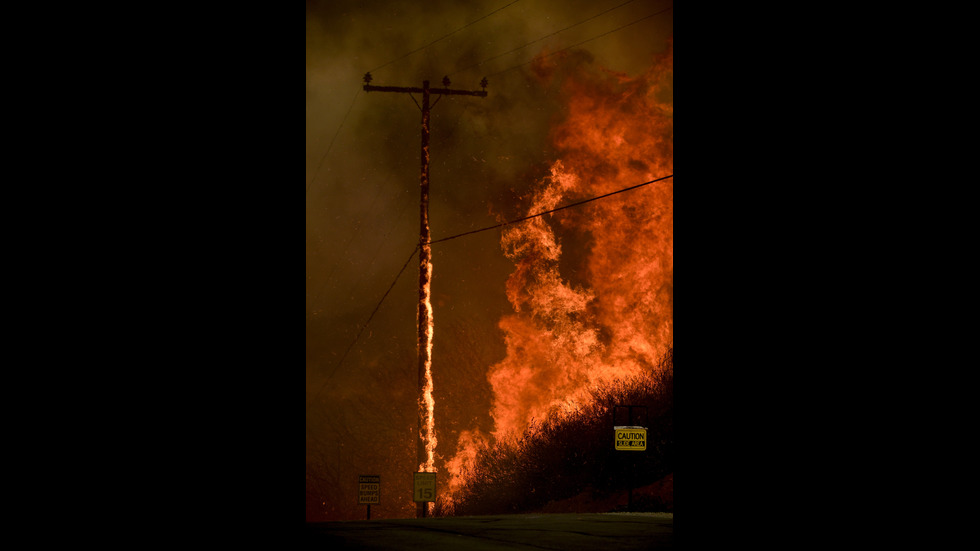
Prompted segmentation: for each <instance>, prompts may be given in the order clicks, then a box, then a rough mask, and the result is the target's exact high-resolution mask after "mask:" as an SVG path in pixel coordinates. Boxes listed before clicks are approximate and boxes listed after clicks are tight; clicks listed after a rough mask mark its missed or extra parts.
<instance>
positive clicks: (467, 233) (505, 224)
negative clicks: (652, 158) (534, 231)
mask: <svg viewBox="0 0 980 551" xmlns="http://www.w3.org/2000/svg"><path fill="white" fill-rule="evenodd" d="M673 177H674V175H673V174H670V175H668V176H663V177H661V178H657V179H656V180H650V181H649V182H643V183H642V184H636V185H635V186H630V187H628V188H623V189H620V190H617V191H613V192H610V193H606V194H604V195H599V196H596V197H592V198H590V199H585V200H584V201H578V202H575V203H570V204H568V205H564V206H561V207H558V208H554V209H551V210H546V211H544V212H539V213H537V214H532V215H530V216H525V217H523V218H517V219H515V220H510V221H508V222H504V223H502V224H496V225H493V226H487V227H485V228H480V229H478V230H472V231H468V232H464V233H459V234H456V235H450V236H449V237H443V238H442V239H436V240H435V241H429V244H430V245H432V244H434V243H441V242H443V241H449V240H450V239H456V238H457V237H463V236H464V235H470V234H473V233H479V232H483V231H487V230H492V229H495V228H501V227H503V226H507V225H510V224H516V223H518V222H523V221H525V220H530V219H532V218H537V217H538V216H544V215H545V214H551V213H552V212H558V211H560V210H565V209H570V208H572V207H577V206H579V205H584V204H586V203H591V202H592V201H598V200H599V199H605V198H606V197H609V196H610V195H616V194H617V193H623V192H626V191H631V190H634V189H637V188H641V187H643V186H648V185H650V184H652V183H655V182H659V181H661V180H666V179H667V178H673Z"/></svg>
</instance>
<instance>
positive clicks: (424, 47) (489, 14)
mask: <svg viewBox="0 0 980 551" xmlns="http://www.w3.org/2000/svg"><path fill="white" fill-rule="evenodd" d="M519 1H520V0H514V1H513V2H511V3H510V4H507V5H506V6H501V7H499V8H497V9H495V10H493V11H492V12H490V13H488V14H486V15H484V16H483V17H481V18H479V19H476V20H473V21H470V22H469V23H467V24H465V25H463V26H462V27H460V28H458V29H456V30H455V31H453V32H451V33H449V34H447V35H445V36H443V37H441V38H437V39H435V40H433V41H432V42H429V43H428V44H426V45H425V46H422V47H420V48H416V49H414V50H412V51H411V52H408V53H407V54H405V55H403V56H401V57H398V58H395V59H392V60H391V61H389V62H388V63H385V64H384V65H381V66H380V67H375V68H374V69H371V70H370V71H368V72H370V73H374V72H376V71H378V70H379V69H383V68H385V67H387V66H389V65H391V64H392V63H394V62H396V61H401V60H403V59H405V58H406V57H408V56H410V55H412V54H414V53H416V52H420V51H422V50H424V49H426V48H428V47H429V46H432V45H433V44H435V43H437V42H440V41H442V40H445V39H447V38H449V37H450V36H452V35H454V34H456V33H458V32H459V31H461V30H463V29H465V28H467V27H469V26H470V25H473V24H475V23H479V22H480V21H483V20H484V19H486V18H488V17H490V16H491V15H493V14H495V13H497V12H498V11H500V10H502V9H504V8H508V7H510V6H513V5H514V4H516V3H518V2H519Z"/></svg>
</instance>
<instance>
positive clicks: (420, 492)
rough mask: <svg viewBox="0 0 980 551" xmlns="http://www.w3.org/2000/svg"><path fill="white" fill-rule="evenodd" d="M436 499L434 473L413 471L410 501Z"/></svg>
mask: <svg viewBox="0 0 980 551" xmlns="http://www.w3.org/2000/svg"><path fill="white" fill-rule="evenodd" d="M435 500H436V473H415V484H414V489H413V490H412V501H419V502H422V501H435Z"/></svg>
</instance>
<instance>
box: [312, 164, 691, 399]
mask: <svg viewBox="0 0 980 551" xmlns="http://www.w3.org/2000/svg"><path fill="white" fill-rule="evenodd" d="M673 177H674V175H673V174H669V175H667V176H662V177H660V178H656V179H654V180H650V181H649V182H643V183H642V184H636V185H635V186H630V187H627V188H623V189H620V190H616V191H612V192H609V193H605V194H602V195H598V196H596V197H591V198H589V199H585V200H582V201H576V202H575V203H569V204H567V205H563V206H561V207H558V208H554V209H551V210H546V211H544V212H539V213H536V214H532V215H530V216H524V217H522V218H517V219H514V220H510V221H508V222H504V223H502V224H496V225H494V226H488V227H486V228H480V229H478V230H473V231H468V232H465V233H460V234H456V235H451V236H449V237H443V238H442V239H436V240H435V241H429V242H428V244H429V245H432V244H434V243H441V242H443V241H449V240H450V239H456V238H457V237H463V236H464V235H471V234H474V233H478V232H483V231H487V230H492V229H495V228H500V227H503V226H507V225H510V224H516V223H518V222H524V221H526V220H530V219H532V218H537V217H538V216H544V215H545V214H550V213H552V212H558V211H560V210H565V209H570V208H572V207H577V206H580V205H584V204H586V203H591V202H592V201H598V200H599V199H605V198H606V197H610V196H613V195H616V194H618V193H625V192H627V191H631V190H634V189H637V188H641V187H643V186H648V185H650V184H653V183H656V182H660V181H662V180H666V179H667V178H673ZM419 248H420V245H416V246H415V248H414V249H412V254H410V255H409V256H408V260H406V261H405V264H403V265H402V267H401V269H400V270H398V274H397V275H396V276H395V279H394V280H393V281H392V282H391V285H389V286H388V290H387V291H385V294H384V295H382V296H381V300H379V301H378V303H377V304H376V305H375V306H374V310H372V311H371V315H370V316H368V319H367V321H365V322H364V324H363V325H361V328H360V329H359V330H358V332H357V335H356V336H355V337H354V340H353V341H352V342H351V343H350V345H349V346H348V347H347V350H345V351H344V355H343V356H341V358H340V361H338V362H337V365H336V366H335V367H334V369H333V371H332V372H331V373H330V375H328V376H327V377H326V379H325V380H324V382H323V385H321V386H320V389H319V390H318V391H317V393H316V395H314V397H313V399H311V400H310V403H309V404H308V405H307V406H306V411H307V412H309V411H310V406H311V405H313V402H314V401H315V400H316V398H317V397H318V396H319V395H320V392H323V388H324V387H325V386H326V385H327V383H328V382H329V381H330V377H332V376H333V374H334V373H336V371H337V369H339V368H340V366H341V364H343V363H344V360H345V359H346V358H347V354H348V353H350V351H351V349H352V348H354V345H355V344H357V341H358V340H359V339H360V338H361V334H362V333H364V329H365V328H366V327H367V326H368V324H369V323H371V320H372V319H374V315H375V314H376V313H377V312H378V309H379V308H381V304H382V303H383V302H384V300H385V299H386V298H387V297H388V294H389V293H390V292H391V290H392V289H393V288H394V287H395V283H397V282H398V279H399V278H400V277H401V275H402V273H404V272H405V268H407V267H408V264H409V262H411V261H412V259H413V258H415V253H416V252H418V250H419Z"/></svg>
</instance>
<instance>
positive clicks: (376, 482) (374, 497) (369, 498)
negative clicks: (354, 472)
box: [357, 475, 381, 505]
mask: <svg viewBox="0 0 980 551" xmlns="http://www.w3.org/2000/svg"><path fill="white" fill-rule="evenodd" d="M380 502H381V476H380V475H360V476H358V477H357V503H358V504H360V505H364V504H372V503H380Z"/></svg>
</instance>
